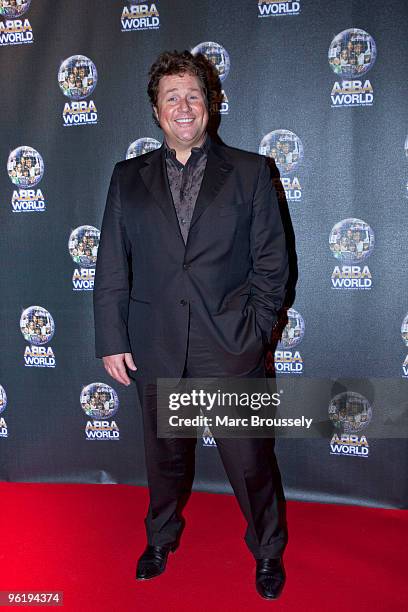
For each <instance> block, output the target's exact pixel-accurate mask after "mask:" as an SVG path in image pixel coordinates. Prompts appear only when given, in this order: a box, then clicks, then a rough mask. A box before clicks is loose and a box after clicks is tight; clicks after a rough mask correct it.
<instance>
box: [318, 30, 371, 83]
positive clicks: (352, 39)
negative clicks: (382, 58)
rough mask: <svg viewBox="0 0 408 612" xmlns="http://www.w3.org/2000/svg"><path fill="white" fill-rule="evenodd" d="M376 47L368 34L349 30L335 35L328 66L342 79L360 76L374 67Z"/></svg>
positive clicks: (362, 31)
mask: <svg viewBox="0 0 408 612" xmlns="http://www.w3.org/2000/svg"><path fill="white" fill-rule="evenodd" d="M376 57H377V47H376V44H375V42H374V39H373V37H372V36H370V34H367V32H364V30H359V29H358V28H351V29H350V30H344V31H343V32H340V34H337V36H335V37H334V38H333V40H332V43H331V45H330V48H329V64H330V67H331V69H332V70H333V72H335V73H336V74H338V75H339V76H341V77H342V78H346V79H348V78H352V77H358V76H362V75H363V74H365V73H366V72H368V71H369V70H370V68H372V67H373V66H374V62H375V59H376Z"/></svg>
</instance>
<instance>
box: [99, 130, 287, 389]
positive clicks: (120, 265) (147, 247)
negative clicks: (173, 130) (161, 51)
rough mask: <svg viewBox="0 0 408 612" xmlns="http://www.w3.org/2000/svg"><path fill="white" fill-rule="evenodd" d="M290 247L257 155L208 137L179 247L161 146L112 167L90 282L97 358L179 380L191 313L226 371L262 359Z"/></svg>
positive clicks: (145, 374) (145, 375)
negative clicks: (113, 358) (130, 361)
mask: <svg viewBox="0 0 408 612" xmlns="http://www.w3.org/2000/svg"><path fill="white" fill-rule="evenodd" d="M287 277H288V262H287V251H286V245H285V237H284V231H283V226H282V222H281V218H280V213H279V206H278V200H277V195H276V190H275V188H274V186H273V183H272V180H271V175H270V170H269V167H268V164H267V161H266V159H265V158H264V157H261V156H259V155H256V154H254V153H247V152H244V151H241V150H238V149H233V148H231V147H227V146H224V145H219V144H216V143H214V142H212V143H211V147H210V150H209V153H208V159H207V165H206V169H205V173H204V177H203V182H202V186H201V190H200V193H199V195H198V199H197V202H196V206H195V209H194V213H193V218H192V223H191V227H190V232H189V235H188V240H187V244H186V245H184V242H183V238H182V235H181V233H180V229H179V225H178V220H177V216H176V212H175V209H174V205H173V202H172V197H171V192H170V188H169V185H168V180H167V174H166V169H165V157H164V151H163V147H162V148H161V149H158V150H156V151H153V152H151V153H148V154H146V155H142V156H140V157H137V158H134V159H130V160H126V161H122V162H119V163H117V164H116V166H115V168H114V171H113V175H112V179H111V183H110V187H109V192H108V197H107V203H106V208H105V213H104V217H103V223H102V229H101V239H100V244H99V250H98V259H97V265H96V276H95V286H94V314H95V332H96V355H97V357H102V356H105V355H112V354H117V353H124V352H131V353H132V354H133V357H134V360H135V363H136V365H137V367H138V370H137V372H136V377H141V378H142V379H143V378H148V379H155V378H156V377H168V378H179V377H180V376H181V375H182V372H183V367H184V363H185V357H186V348H187V341H188V322H189V311H190V309H192V310H193V312H194V313H195V316H196V317H197V319H198V321H199V324H200V325H201V328H202V330H203V335H204V336H205V338H206V343H207V346H208V347H209V348H210V350H211V352H212V354H213V355H214V359H215V360H216V362H217V363H219V364H220V371H223V373H224V375H228V376H235V375H244V374H245V373H246V372H249V371H250V370H251V369H252V368H253V366H254V365H255V364H256V363H257V362H259V358H260V355H261V353H262V351H263V345H264V343H265V342H266V341H268V339H269V338H270V334H271V331H272V327H273V325H274V323H275V322H276V318H277V311H278V310H279V308H280V307H281V305H282V302H283V298H284V294H285V284H286V281H287Z"/></svg>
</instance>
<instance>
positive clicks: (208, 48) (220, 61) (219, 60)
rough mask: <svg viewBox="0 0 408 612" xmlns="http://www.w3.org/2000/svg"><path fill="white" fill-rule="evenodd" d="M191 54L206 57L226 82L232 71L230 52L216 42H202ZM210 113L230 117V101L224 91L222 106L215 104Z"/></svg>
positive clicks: (222, 80)
mask: <svg viewBox="0 0 408 612" xmlns="http://www.w3.org/2000/svg"><path fill="white" fill-rule="evenodd" d="M191 53H192V54H193V55H197V54H198V53H202V54H203V55H205V57H206V58H207V60H208V61H209V62H211V64H212V65H213V66H214V68H215V69H216V71H217V73H218V76H219V79H220V81H221V83H223V82H224V81H225V79H226V78H227V76H228V74H229V71H230V67H231V61H230V56H229V54H228V51H227V50H226V49H225V48H224V47H223V46H222V45H220V44H219V43H216V42H201V43H199V44H198V45H196V46H195V47H194V48H193V49H191ZM210 112H212V113H218V112H219V113H220V114H222V115H228V112H229V101H228V97H227V94H226V93H225V91H224V89H222V90H221V101H220V104H219V103H218V102H215V105H214V106H213V107H212V108H210Z"/></svg>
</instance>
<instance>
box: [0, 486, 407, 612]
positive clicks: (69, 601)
mask: <svg viewBox="0 0 408 612" xmlns="http://www.w3.org/2000/svg"><path fill="white" fill-rule="evenodd" d="M0 493H1V552H0V558H1V564H0V590H3V591H4V590H25V591H29V590H36V591H39V590H45V591H50V590H54V591H63V592H64V607H63V608H59V609H62V610H65V611H66V612H71V611H72V612H88V611H90V612H94V611H95V612H105V611H106V612H115V611H118V612H119V611H120V612H130V611H138V610H141V611H144V610H146V611H156V610H157V611H158V610H171V611H173V610H174V611H176V610H177V611H178V612H180V611H181V612H182V611H184V610H188V611H190V612H195V611H204V610H211V611H215V612H218V611H221V610H222V611H224V610H226V609H231V610H234V611H237V610H238V611H239V610H251V611H252V610H266V609H272V608H273V609H275V610H291V611H296V612H300V611H302V612H303V611H305V610H306V611H309V610H310V611H320V610H322V611H328V612H337V611H339V612H340V611H341V612H344V611H345V610H347V611H352V612H354V611H357V610H358V611H359V612H361V611H367V612H368V611H369V610H370V611H378V610H387V611H392V612H394V611H399V610H407V609H408V585H407V558H406V551H407V545H408V540H407V526H408V515H407V513H406V512H404V511H398V510H395V511H394V510H379V509H371V508H361V507H353V506H334V505H325V504H315V503H313V504H312V503H310V504H309V503H301V502H289V503H288V509H287V518H288V526H289V536H290V542H289V544H288V547H287V551H286V555H285V567H286V572H287V584H286V588H285V590H284V592H283V594H282V596H281V598H280V599H279V600H277V601H275V602H273V601H265V600H262V599H261V598H260V597H259V596H258V595H257V593H256V591H255V588H254V576H255V570H254V567H255V566H254V562H253V560H252V557H251V556H250V554H249V552H248V551H247V549H246V546H245V544H244V542H243V539H242V536H243V532H244V521H243V519H242V517H241V515H240V512H239V510H238V506H237V503H236V501H235V499H234V498H233V497H231V496H228V495H215V494H207V493H194V494H193V495H192V497H191V499H190V501H189V503H188V505H187V508H186V511H185V517H186V519H187V525H186V529H185V531H184V536H183V539H182V545H181V546H180V548H179V549H178V550H177V551H176V552H175V553H174V554H171V555H170V557H169V562H168V566H167V571H166V573H165V574H164V575H163V576H160V577H159V578H157V579H156V580H154V581H151V582H136V581H135V580H134V573H135V565H136V560H137V557H138V556H139V554H140V553H141V552H142V550H143V548H144V545H145V535H144V525H143V518H144V514H145V510H146V505H147V492H146V490H145V489H142V488H140V487H130V486H119V485H59V484H58V485H57V484H51V485H47V484H9V483H0ZM41 609H43V606H41ZM53 609H57V608H53Z"/></svg>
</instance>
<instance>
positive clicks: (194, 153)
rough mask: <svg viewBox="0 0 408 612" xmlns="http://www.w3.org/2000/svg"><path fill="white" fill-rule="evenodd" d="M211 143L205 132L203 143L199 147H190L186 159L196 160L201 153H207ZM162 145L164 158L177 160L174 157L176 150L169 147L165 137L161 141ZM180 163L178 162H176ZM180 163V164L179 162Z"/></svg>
mask: <svg viewBox="0 0 408 612" xmlns="http://www.w3.org/2000/svg"><path fill="white" fill-rule="evenodd" d="M210 145H211V139H210V137H209V136H208V134H207V133H206V135H205V140H204V142H203V144H202V145H201V147H193V148H192V149H191V156H190V157H189V159H188V161H190V159H191V161H193V160H194V161H196V160H198V159H199V158H200V157H201V156H202V155H207V154H208V151H209V148H210ZM163 146H164V152H165V156H166V158H171V159H173V160H175V161H178V159H177V157H176V151H175V149H170V147H169V145H168V144H167V142H166V139H164V142H163ZM178 163H180V162H178ZM181 165H182V164H181Z"/></svg>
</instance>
